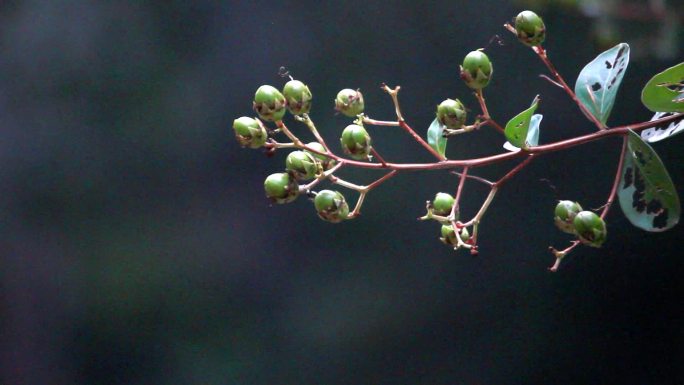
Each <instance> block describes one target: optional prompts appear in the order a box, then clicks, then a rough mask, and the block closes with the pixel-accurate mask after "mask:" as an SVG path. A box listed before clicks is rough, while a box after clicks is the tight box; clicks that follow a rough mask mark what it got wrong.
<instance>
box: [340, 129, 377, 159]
mask: <svg viewBox="0 0 684 385" xmlns="http://www.w3.org/2000/svg"><path fill="white" fill-rule="evenodd" d="M340 143H341V144H342V150H343V151H344V152H345V153H346V154H348V155H349V156H351V157H352V158H354V159H358V160H361V159H367V158H368V154H370V151H371V137H370V135H368V132H366V129H365V128H363V127H361V126H359V125H357V124H350V125H348V126H347V127H346V128H345V129H344V131H342V137H341V138H340Z"/></svg>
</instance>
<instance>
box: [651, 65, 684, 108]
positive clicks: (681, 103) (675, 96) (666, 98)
mask: <svg viewBox="0 0 684 385" xmlns="http://www.w3.org/2000/svg"><path fill="white" fill-rule="evenodd" d="M641 102H642V103H644V106H646V108H648V109H649V110H651V111H653V112H684V63H679V64H677V65H676V66H674V67H670V68H668V69H666V70H665V71H663V72H661V73H659V74H657V75H655V76H654V77H653V78H651V80H649V81H648V83H646V86H644V89H643V90H642V91H641Z"/></svg>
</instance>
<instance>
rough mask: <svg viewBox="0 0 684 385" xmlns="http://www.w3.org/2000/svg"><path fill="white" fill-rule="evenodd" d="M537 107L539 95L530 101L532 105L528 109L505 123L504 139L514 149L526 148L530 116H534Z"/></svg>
mask: <svg viewBox="0 0 684 385" xmlns="http://www.w3.org/2000/svg"><path fill="white" fill-rule="evenodd" d="M538 105H539V95H537V96H535V97H534V100H533V101H532V105H531V106H530V108H528V109H526V110H525V111H523V112H521V113H519V114H518V115H516V116H515V117H513V119H511V120H509V121H508V123H506V128H505V130H504V134H505V135H506V139H508V141H509V142H510V143H511V145H513V146H514V147H518V148H522V149H526V148H527V147H528V143H527V132H528V131H529V128H530V123H531V121H532V115H534V111H536V110H537V106H538Z"/></svg>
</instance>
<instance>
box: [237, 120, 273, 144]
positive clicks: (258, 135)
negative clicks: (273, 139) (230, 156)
mask: <svg viewBox="0 0 684 385" xmlns="http://www.w3.org/2000/svg"><path fill="white" fill-rule="evenodd" d="M233 130H234V131H235V138H236V139H237V141H238V142H239V143H240V145H241V146H242V147H249V148H259V147H261V146H263V145H264V143H266V139H267V138H268V133H267V132H266V128H264V125H263V124H262V123H261V121H260V120H259V119H254V118H250V117H247V116H243V117H240V118H237V119H235V120H234V121H233Z"/></svg>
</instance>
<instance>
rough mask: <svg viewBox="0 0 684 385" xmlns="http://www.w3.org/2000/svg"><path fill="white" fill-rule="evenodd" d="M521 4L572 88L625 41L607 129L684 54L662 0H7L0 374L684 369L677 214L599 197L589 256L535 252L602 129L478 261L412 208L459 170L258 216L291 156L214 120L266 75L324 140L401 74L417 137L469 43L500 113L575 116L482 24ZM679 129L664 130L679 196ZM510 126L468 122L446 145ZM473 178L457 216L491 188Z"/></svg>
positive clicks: (374, 107) (677, 6)
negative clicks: (482, 58)
mask: <svg viewBox="0 0 684 385" xmlns="http://www.w3.org/2000/svg"><path fill="white" fill-rule="evenodd" d="M523 7H533V9H535V10H536V11H538V12H539V13H540V14H542V15H543V16H544V18H545V21H546V25H547V27H548V29H549V30H550V31H549V37H548V43H547V48H548V49H549V51H550V55H551V57H552V59H554V61H555V64H556V65H557V67H558V68H559V70H560V71H561V73H563V74H564V75H565V76H566V78H567V79H568V80H569V82H570V83H574V78H575V77H576V75H577V74H578V72H579V70H580V69H581V67H582V66H583V65H584V64H585V63H587V62H588V61H589V60H591V59H592V58H593V57H594V56H595V55H596V54H598V53H599V52H600V51H601V50H602V49H605V48H607V47H609V46H611V45H612V44H614V43H616V42H618V41H627V42H629V43H630V44H631V45H632V63H631V64H630V68H629V70H628V71H627V75H626V77H625V80H624V82H623V85H622V88H621V90H620V93H619V96H618V100H617V103H616V108H615V110H614V112H613V114H612V117H611V120H610V124H613V125H619V124H625V123H630V122H636V121H642V120H646V119H649V118H650V115H651V114H650V113H649V112H648V111H646V110H645V108H643V107H642V106H641V104H640V102H639V94H640V90H641V87H642V85H643V84H645V82H646V81H647V80H648V79H649V77H650V76H651V75H652V74H654V73H655V72H658V71H660V70H662V69H664V68H666V67H668V66H670V65H673V64H675V63H678V62H681V61H682V58H683V57H684V53H683V52H682V46H683V44H682V41H684V39H682V35H683V33H682V28H681V22H682V20H683V14H684V13H683V12H682V4H681V3H679V2H676V1H669V2H665V1H632V2H627V1H611V2H592V1H579V2H578V1H557V2H550V1H527V2H524V1H520V2H508V1H492V0H489V1H448V2H415V1H397V2H358V1H345V2H305V1H296V2H293V1H281V2H263V1H253V2H238V1H225V2H221V1H209V0H198V1H158V2H155V1H119V2H107V1H65V0H32V1H30V0H26V1H11V0H4V1H2V2H0V383H2V384H7V385H11V384H43V385H45V384H255V385H257V384H541V383H544V384H548V383H555V384H599V383H601V384H610V383H621V384H680V385H681V384H682V383H684V331H683V330H684V328H682V326H683V324H684V318H683V317H682V315H681V314H683V313H684V312H682V306H683V303H682V297H683V296H684V287H683V286H682V284H681V283H680V282H681V280H682V276H683V275H684V262H682V259H681V245H682V243H681V240H682V237H683V236H684V230H683V229H684V228H682V226H681V225H680V226H678V227H676V228H675V229H673V230H671V231H670V232H667V233H663V234H649V233H644V232H641V231H640V230H638V229H636V228H634V227H632V226H631V225H630V224H629V223H628V222H627V220H626V219H624V217H623V216H622V214H621V213H620V209H619V207H617V206H616V207H615V208H614V210H613V211H612V212H611V213H610V215H609V218H608V221H609V222H608V223H609V224H608V226H609V238H608V241H607V242H606V244H605V247H604V248H603V249H600V250H595V249H589V248H581V249H578V250H577V251H576V252H575V253H573V255H571V257H569V258H568V259H567V261H565V262H564V263H563V265H562V268H561V270H560V271H559V272H558V273H556V274H552V273H549V272H547V271H546V268H547V267H548V266H549V265H550V264H551V263H552V262H553V260H552V257H551V255H550V254H549V253H548V252H547V250H546V249H547V247H548V246H549V245H555V246H557V247H563V246H564V245H565V244H566V242H567V241H568V238H567V237H565V236H564V235H563V234H561V233H560V232H559V231H557V230H556V229H555V228H554V227H553V224H552V220H551V216H552V214H551V213H552V209H553V206H554V204H555V200H556V199H559V198H563V199H575V200H579V201H580V202H581V203H582V204H583V205H584V206H585V207H594V208H595V207H599V206H600V205H601V204H603V201H604V200H605V198H606V195H607V193H608V191H609V189H610V185H611V181H612V175H613V173H614V171H615V167H616V157H617V155H618V152H619V140H606V141H605V142H601V143H593V144H590V145H587V146H584V147H582V148H576V149H573V150H571V151H567V152H563V153H557V154H553V155H549V156H545V157H544V158H542V160H540V161H538V162H536V163H533V164H532V165H531V166H530V167H528V168H527V169H525V171H524V172H523V173H522V174H520V175H519V176H518V177H517V178H516V179H515V180H513V181H512V182H511V183H510V184H509V185H507V186H506V187H505V188H504V189H503V190H502V191H501V193H500V194H499V196H498V197H497V200H496V201H495V202H494V204H493V205H492V207H491V209H490V212H489V214H488V215H487V217H486V218H485V222H484V224H483V225H482V231H483V235H482V238H481V253H480V256H479V257H476V258H474V257H471V256H470V255H467V253H454V252H453V251H452V250H450V249H449V248H448V247H445V246H444V245H442V244H440V243H439V242H438V240H437V238H438V232H439V226H437V225H436V224H434V223H424V222H418V221H416V220H415V218H416V217H417V216H419V215H421V214H422V213H423V212H424V204H425V201H426V200H427V199H430V198H431V197H432V196H434V194H435V192H437V191H453V190H454V188H455V186H456V178H455V177H454V176H453V175H450V174H448V173H446V172H426V173H407V174H404V175H401V176H400V177H397V178H395V179H393V180H391V181H389V182H387V183H386V184H385V185H383V186H381V187H380V188H378V189H377V190H375V191H373V193H372V194H371V195H369V197H368V199H367V203H366V204H365V205H364V210H363V216H362V217H361V218H359V219H358V220H355V221H351V222H349V223H343V224H339V225H331V224H327V223H324V222H322V221H320V220H319V219H318V218H317V217H316V215H315V213H314V210H313V208H312V205H311V203H310V202H308V201H307V200H306V199H299V200H298V201H297V202H295V203H293V204H291V205H287V206H277V207H271V206H270V205H269V203H268V202H267V201H266V200H265V199H264V198H263V191H262V189H263V187H262V183H263V179H264V178H265V177H266V176H267V175H268V174H270V173H272V172H277V171H280V170H281V169H282V168H283V160H284V157H285V155H286V154H285V153H284V152H279V153H277V154H276V156H275V157H273V158H267V157H266V156H264V154H263V153H261V152H260V151H253V150H247V149H242V148H240V147H239V146H238V145H237V143H236V141H235V140H234V138H233V137H232V132H231V130H230V126H231V124H232V121H233V119H235V118H237V117H239V116H243V115H252V114H253V113H252V111H251V99H252V96H253V93H254V91H255V90H256V88H257V87H258V86H259V85H261V84H265V83H269V84H273V85H275V86H277V87H281V86H282V84H283V83H284V80H283V79H282V78H280V77H279V76H278V75H277V73H278V69H279V67H280V66H285V67H287V69H288V70H289V71H290V73H291V74H292V75H293V76H295V77H296V78H299V79H301V80H303V81H305V82H306V83H308V84H309V86H310V87H311V90H312V91H313V93H314V107H313V111H312V117H313V119H314V120H315V121H316V123H317V124H318V126H319V128H320V130H321V132H322V134H323V135H324V136H325V137H326V138H328V141H329V143H333V144H334V143H336V141H337V137H338V135H339V133H340V131H341V129H342V128H343V127H344V126H345V125H346V124H348V122H349V120H348V119H345V118H343V117H342V116H336V115H335V114H334V111H333V108H332V100H333V98H334V96H335V94H336V93H337V91H338V90H340V89H342V88H360V89H361V90H362V91H363V92H364V95H365V97H366V106H367V112H368V113H369V114H370V115H371V116H372V117H375V118H378V119H392V117H393V109H392V105H391V102H390V100H389V98H388V97H387V96H386V95H385V94H383V93H382V92H381V91H380V89H379V88H378V85H379V84H380V83H381V82H387V83H388V84H390V85H395V84H401V86H402V92H401V95H400V97H401V103H402V107H403V110H404V113H405V116H406V117H407V119H408V121H409V123H410V124H412V125H413V126H414V127H415V128H416V130H417V131H419V132H421V133H422V132H424V131H425V130H426V129H427V127H428V125H429V124H430V122H431V121H432V119H433V114H434V108H435V105H436V104H438V103H439V102H440V101H441V100H443V99H445V98H447V97H452V98H453V97H459V98H461V99H462V100H464V101H465V103H466V104H467V106H468V107H469V108H471V109H473V114H474V113H476V111H477V104H476V103H475V100H474V99H473V98H471V97H470V95H469V91H468V89H467V88H466V87H465V86H464V85H463V84H462V83H461V82H460V80H459V79H458V76H457V67H458V64H459V62H460V61H461V60H462V57H463V56H464V55H465V54H466V53H467V52H469V51H470V50H472V49H476V48H480V47H488V48H487V52H488V53H489V56H490V58H491V59H492V61H493V63H494V67H495V78H494V80H493V82H492V84H491V85H490V87H489V88H488V89H487V98H488V102H489V106H490V111H491V112H492V115H493V116H494V117H496V118H498V120H500V121H503V122H505V121H506V120H507V119H508V118H510V117H511V116H513V115H514V114H516V113H517V112H519V111H520V110H522V109H523V108H525V107H527V106H528V105H529V102H530V101H531V100H532V98H533V97H534V96H535V95H536V94H541V95H542V103H541V107H540V110H539V112H541V113H543V114H544V121H543V122H542V133H541V141H542V142H550V141H553V140H558V139H561V138H564V137H568V136H570V135H576V134H580V133H588V132H591V131H592V130H593V128H592V126H591V125H590V124H589V123H587V122H586V121H585V120H584V119H583V118H582V117H581V115H580V114H579V113H578V111H577V108H576V106H574V105H573V104H572V103H571V102H569V101H568V100H567V97H565V95H564V94H563V92H562V90H560V89H557V88H555V87H553V86H552V85H551V84H549V83H548V82H546V81H544V80H542V79H540V78H539V77H538V74H540V73H544V67H543V66H542V64H541V63H540V62H539V61H538V60H536V58H535V57H534V55H533V54H532V52H530V51H529V50H528V49H526V48H524V47H522V46H521V45H520V44H518V43H517V42H516V41H515V40H514V39H513V38H512V37H511V36H509V34H508V33H507V32H506V31H505V30H504V29H503V28H502V27H501V25H502V24H503V23H504V22H505V21H508V20H510V19H511V18H512V17H513V16H514V15H515V14H517V12H519V11H520V10H521V9H523ZM496 35H499V36H500V37H501V40H502V42H503V45H500V44H498V43H497V42H496V41H497V39H496V38H495V36H496ZM291 126H292V127H295V129H296V130H297V132H299V133H301V134H302V136H304V137H306V136H305V133H304V130H302V128H303V127H302V126H297V124H296V123H294V122H291ZM370 132H371V135H372V136H373V137H374V140H375V144H376V148H377V149H378V150H379V151H380V152H381V153H382V154H384V156H385V157H386V158H387V159H391V160H393V161H412V162H413V161H430V157H429V155H428V154H426V153H425V152H424V151H422V149H421V148H420V147H419V146H418V145H417V144H416V143H415V142H412V141H411V140H410V138H408V137H407V135H405V134H404V133H403V132H400V131H398V130H394V129H391V128H382V127H375V128H370ZM682 140H684V139H683V138H681V137H676V138H673V139H671V140H669V141H665V142H662V143H658V144H656V145H655V147H656V149H657V150H658V151H659V153H660V154H661V156H662V158H663V159H664V161H665V163H666V165H668V167H669V169H670V172H671V175H672V177H673V179H674V182H675V184H676V185H677V186H678V187H679V192H680V195H684V187H683V186H684V172H683V171H682V170H683V169H682V164H683V162H684V155H682V151H681V148H682ZM501 142H502V140H501V138H500V137H499V136H498V135H497V134H496V133H495V132H494V131H493V130H483V131H481V132H480V133H478V134H477V135H470V136H468V137H461V138H458V139H456V140H453V141H452V142H451V143H450V144H449V148H448V155H449V156H450V157H451V158H467V157H473V156H481V155H485V154H490V153H493V152H497V151H500V150H501V147H500V146H501ZM511 166H512V164H504V165H501V166H495V167H491V168H488V169H485V170H483V171H482V172H481V174H482V175H485V176H489V177H495V176H497V175H501V174H502V173H503V172H505V171H506V169H508V168H510V167H511ZM342 175H344V177H346V178H348V179H351V180H354V181H358V182H359V183H365V182H367V181H370V180H372V179H373V178H375V177H377V175H378V174H374V173H372V172H371V173H364V172H357V171H352V170H345V172H344V173H342ZM465 193H466V195H465V196H464V201H463V210H464V211H465V213H466V214H467V215H472V214H474V212H475V211H476V210H477V208H478V207H479V205H480V203H481V201H482V200H483V199H484V196H485V194H486V191H485V190H484V189H483V188H482V187H481V186H478V185H476V184H468V185H466V191H465ZM348 196H349V198H350V199H353V198H352V197H353V195H352V194H348Z"/></svg>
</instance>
